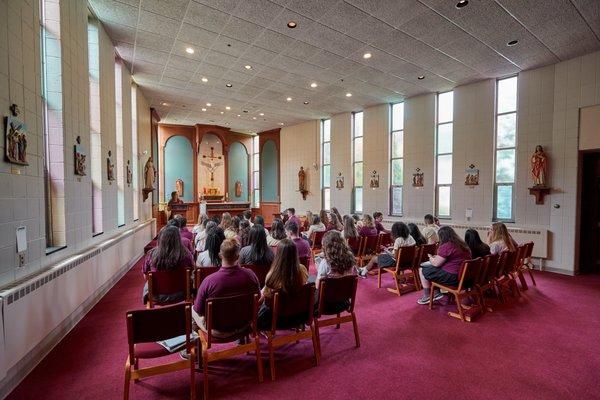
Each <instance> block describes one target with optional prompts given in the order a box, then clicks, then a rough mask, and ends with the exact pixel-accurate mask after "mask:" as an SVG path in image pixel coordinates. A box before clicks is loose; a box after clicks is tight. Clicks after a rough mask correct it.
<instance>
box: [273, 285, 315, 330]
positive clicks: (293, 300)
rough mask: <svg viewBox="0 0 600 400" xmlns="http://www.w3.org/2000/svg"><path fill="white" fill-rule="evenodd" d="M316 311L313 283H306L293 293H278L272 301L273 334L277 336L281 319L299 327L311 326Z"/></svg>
mask: <svg viewBox="0 0 600 400" xmlns="http://www.w3.org/2000/svg"><path fill="white" fill-rule="evenodd" d="M314 310H315V285H314V284H313V283H305V284H304V285H302V286H301V287H300V288H299V289H298V290H295V291H294V292H292V293H284V292H282V291H276V292H275V293H274V294H273V300H272V311H273V313H272V320H271V333H272V334H275V331H276V330H277V322H278V320H279V318H280V317H284V318H286V319H288V320H292V321H294V324H297V325H300V324H305V325H311V324H312V321H313V316H314ZM285 328H287V327H285Z"/></svg>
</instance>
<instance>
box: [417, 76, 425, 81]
mask: <svg viewBox="0 0 600 400" xmlns="http://www.w3.org/2000/svg"><path fill="white" fill-rule="evenodd" d="M417 79H418V80H420V81H422V80H423V79H425V75H419V76H417Z"/></svg>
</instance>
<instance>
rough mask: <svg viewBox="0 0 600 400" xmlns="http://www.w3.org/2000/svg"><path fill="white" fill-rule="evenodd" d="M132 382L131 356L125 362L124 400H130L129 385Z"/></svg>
mask: <svg viewBox="0 0 600 400" xmlns="http://www.w3.org/2000/svg"><path fill="white" fill-rule="evenodd" d="M130 382H131V364H130V362H129V356H128V357H127V361H126V362H125V384H124V386H123V400H128V399H129V383H130Z"/></svg>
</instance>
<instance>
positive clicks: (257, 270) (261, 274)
mask: <svg viewBox="0 0 600 400" xmlns="http://www.w3.org/2000/svg"><path fill="white" fill-rule="evenodd" d="M241 267H243V268H248V269H249V270H251V271H252V272H254V274H255V275H256V277H257V278H258V282H259V283H260V287H263V286H265V280H266V279H267V274H268V273H269V270H270V269H271V266H270V265H254V264H242V265H241Z"/></svg>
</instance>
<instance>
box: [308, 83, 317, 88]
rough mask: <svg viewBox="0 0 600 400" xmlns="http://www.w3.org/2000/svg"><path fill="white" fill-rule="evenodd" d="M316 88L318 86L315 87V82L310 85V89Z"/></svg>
mask: <svg viewBox="0 0 600 400" xmlns="http://www.w3.org/2000/svg"><path fill="white" fill-rule="evenodd" d="M317 86H319V85H317V82H313V83H311V84H310V87H312V88H315V87H317Z"/></svg>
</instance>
